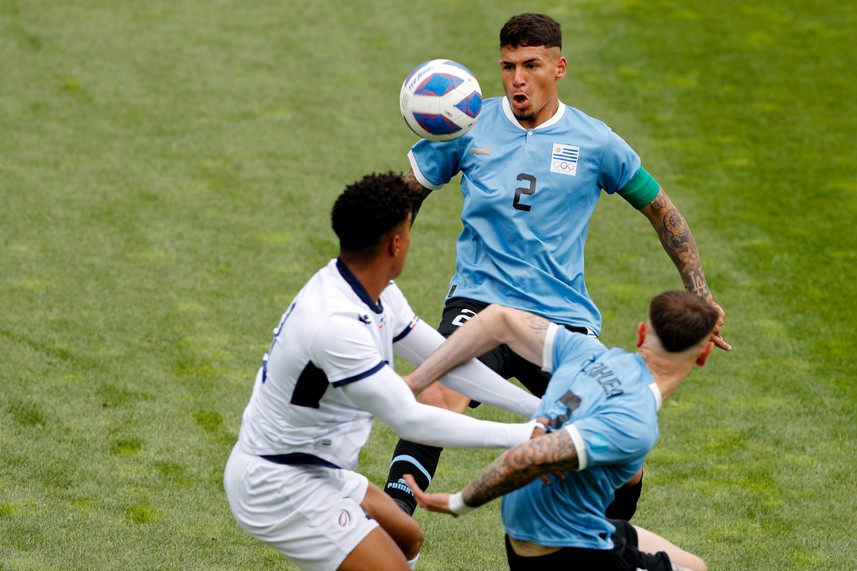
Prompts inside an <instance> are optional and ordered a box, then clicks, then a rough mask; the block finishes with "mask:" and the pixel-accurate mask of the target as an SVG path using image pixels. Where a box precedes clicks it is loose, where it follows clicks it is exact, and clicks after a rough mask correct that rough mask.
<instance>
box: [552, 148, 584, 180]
mask: <svg viewBox="0 0 857 571" xmlns="http://www.w3.org/2000/svg"><path fill="white" fill-rule="evenodd" d="M579 158H580V147H577V146H574V145H563V144H561V143H554V144H553V151H552V152H551V172H555V173H559V174H567V175H569V176H577V159H579Z"/></svg>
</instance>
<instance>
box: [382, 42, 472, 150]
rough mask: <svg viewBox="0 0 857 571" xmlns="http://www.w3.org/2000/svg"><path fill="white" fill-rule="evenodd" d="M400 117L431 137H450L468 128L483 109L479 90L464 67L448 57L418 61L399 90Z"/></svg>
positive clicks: (442, 139) (412, 127)
mask: <svg viewBox="0 0 857 571" xmlns="http://www.w3.org/2000/svg"><path fill="white" fill-rule="evenodd" d="M399 107H400V109H401V111H402V117H404V118H405V123H407V124H408V127H410V128H411V130H412V131H413V132H414V133H416V134H417V135H419V136H420V137H423V138H425V139H428V140H430V141H450V140H452V139H455V138H458V137H460V136H462V135H463V134H465V133H466V132H467V131H469V130H470V128H471V127H473V125H474V124H475V123H476V119H477V118H478V117H479V112H480V111H481V110H482V90H481V89H480V87H479V82H478V81H476V78H475V77H474V76H473V74H472V73H470V70H468V69H467V68H466V67H464V66H463V65H461V64H460V63H456V62H454V61H450V60H448V59H435V60H431V61H427V62H425V63H421V64H420V65H418V66H417V67H415V68H414V69H413V71H411V73H409V74H408V77H407V78H405V82H404V83H403V84H402V91H401V92H400V93H399Z"/></svg>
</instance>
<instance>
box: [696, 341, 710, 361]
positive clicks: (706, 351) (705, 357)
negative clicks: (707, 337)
mask: <svg viewBox="0 0 857 571" xmlns="http://www.w3.org/2000/svg"><path fill="white" fill-rule="evenodd" d="M713 348H714V342H713V341H712V342H711V343H708V344H707V345H706V346H705V349H703V350H702V353H700V354H699V357H697V358H696V364H697V366H699V367H702V366H704V365H705V362H706V361H707V360H708V356H709V355H711V350H712V349H713Z"/></svg>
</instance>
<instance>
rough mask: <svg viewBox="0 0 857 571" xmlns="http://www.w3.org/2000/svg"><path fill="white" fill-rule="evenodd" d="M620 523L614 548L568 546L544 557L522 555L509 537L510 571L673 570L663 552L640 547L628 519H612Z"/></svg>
mask: <svg viewBox="0 0 857 571" xmlns="http://www.w3.org/2000/svg"><path fill="white" fill-rule="evenodd" d="M610 523H612V524H613V525H614V526H616V532H615V533H614V534H613V537H612V539H613V549H610V550H606V551H605V550H600V549H583V548H579V547H564V548H562V549H560V550H559V551H555V552H553V553H550V554H548V555H542V556H541V557H521V556H520V555H518V554H516V553H515V552H514V551H513V550H512V545H511V544H510V543H509V536H506V557H507V559H508V561H509V569H510V571H529V570H531V569H538V570H539V571H552V570H554V569H555V570H557V571H568V570H570V569H574V571H637V570H638V569H645V570H647V571H671V569H672V565H671V564H670V558H669V556H667V554H666V553H664V552H663V551H659V552H658V553H654V554H652V553H643V552H642V551H640V550H639V549H637V530H635V529H634V526H633V525H631V524H630V523H628V522H627V521H624V520H618V519H611V520H610Z"/></svg>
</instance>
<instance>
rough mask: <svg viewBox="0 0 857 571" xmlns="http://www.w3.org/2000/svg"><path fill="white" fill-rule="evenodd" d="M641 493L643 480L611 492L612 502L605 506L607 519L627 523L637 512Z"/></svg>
mask: <svg viewBox="0 0 857 571" xmlns="http://www.w3.org/2000/svg"><path fill="white" fill-rule="evenodd" d="M642 491H643V478H642V477H640V481H639V482H637V483H636V484H634V485H633V486H622V487H621V488H619V489H618V490H616V491H615V492H613V502H612V503H611V504H610V505H609V506H607V510H606V515H607V517H608V518H609V519H624V520H625V521H629V520H630V519H631V518H632V517H634V514H635V513H636V512H637V501H638V500H639V499H640V494H641V493H642Z"/></svg>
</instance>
